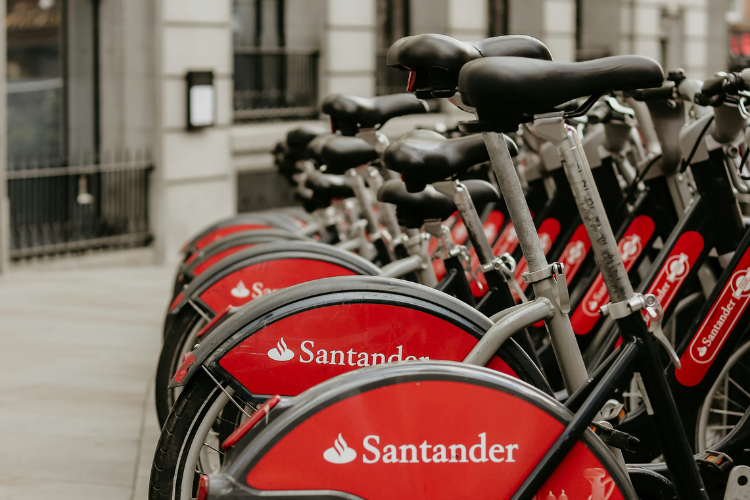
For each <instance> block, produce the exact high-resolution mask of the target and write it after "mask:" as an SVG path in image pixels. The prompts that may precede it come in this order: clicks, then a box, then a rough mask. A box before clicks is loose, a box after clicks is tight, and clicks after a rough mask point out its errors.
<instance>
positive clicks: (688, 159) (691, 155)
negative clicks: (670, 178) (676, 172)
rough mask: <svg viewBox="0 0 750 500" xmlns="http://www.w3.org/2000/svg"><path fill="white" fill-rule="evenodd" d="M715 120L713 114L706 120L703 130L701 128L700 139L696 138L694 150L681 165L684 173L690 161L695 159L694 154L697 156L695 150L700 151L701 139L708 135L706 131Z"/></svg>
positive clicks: (681, 170) (681, 171)
mask: <svg viewBox="0 0 750 500" xmlns="http://www.w3.org/2000/svg"><path fill="white" fill-rule="evenodd" d="M713 121H714V116H713V115H711V118H709V119H708V121H707V122H706V126H705V127H703V130H701V133H700V134H699V135H698V139H696V141H695V144H693V149H692V151H690V154H689V155H688V157H687V159H686V160H685V159H683V160H682V165H680V173H683V172H684V171H685V169H686V168H687V167H688V166H689V165H690V162H691V161H693V156H695V152H696V151H698V146H699V145H700V143H701V141H702V140H703V136H704V135H706V131H707V130H708V127H710V126H711V124H712V123H713Z"/></svg>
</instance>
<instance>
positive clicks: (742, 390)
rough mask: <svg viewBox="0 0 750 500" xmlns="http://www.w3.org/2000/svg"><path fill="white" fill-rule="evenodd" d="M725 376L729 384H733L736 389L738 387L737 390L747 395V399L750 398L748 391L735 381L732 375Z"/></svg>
mask: <svg viewBox="0 0 750 500" xmlns="http://www.w3.org/2000/svg"><path fill="white" fill-rule="evenodd" d="M727 378H728V379H729V383H730V384H732V385H733V386H735V387H736V388H737V389H739V391H740V392H741V393H742V394H744V395H745V396H747V398H748V399H750V392H747V391H746V390H745V389H744V388H743V387H742V386H741V385H740V384H738V383H737V382H735V381H734V379H733V378H732V377H730V376H727Z"/></svg>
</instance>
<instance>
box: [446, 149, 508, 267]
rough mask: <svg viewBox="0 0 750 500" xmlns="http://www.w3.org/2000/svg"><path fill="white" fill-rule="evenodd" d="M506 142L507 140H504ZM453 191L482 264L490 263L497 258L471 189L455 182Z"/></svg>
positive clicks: (457, 206)
mask: <svg viewBox="0 0 750 500" xmlns="http://www.w3.org/2000/svg"><path fill="white" fill-rule="evenodd" d="M504 143H505V141H503V144H504ZM506 149H507V148H506ZM453 192H454V195H453V201H454V202H455V204H456V208H458V212H459V213H460V214H461V219H463V221H464V226H465V227H466V231H467V232H468V233H469V239H470V240H471V242H472V243H473V244H474V249H475V250H476V252H477V257H479V261H480V262H481V263H482V264H489V263H490V262H492V259H494V258H495V255H494V254H493V253H492V245H491V244H490V241H489V240H488V239H487V235H486V234H484V227H483V226H482V220H481V219H480V218H479V214H478V213H477V209H476V208H475V207H474V202H473V201H472V200H471V196H470V195H469V190H468V189H466V186H464V185H463V184H461V183H460V182H455V183H454V191H453Z"/></svg>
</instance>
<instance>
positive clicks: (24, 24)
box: [5, 0, 65, 159]
mask: <svg viewBox="0 0 750 500" xmlns="http://www.w3.org/2000/svg"><path fill="white" fill-rule="evenodd" d="M62 17H63V16H62V9H61V6H60V2H59V1H55V0H8V3H7V17H6V21H5V22H6V29H7V37H8V38H7V40H8V65H7V94H8V95H7V99H8V100H7V104H8V111H7V112H8V157H9V158H11V159H14V158H27V157H30V156H37V155H43V156H45V157H47V158H49V157H61V156H63V155H64V153H65V151H64V150H65V146H64V145H65V125H64V124H65V119H64V113H65V98H64V89H65V84H64V82H65V79H64V77H65V71H64V50H63V48H64V44H63V29H62Z"/></svg>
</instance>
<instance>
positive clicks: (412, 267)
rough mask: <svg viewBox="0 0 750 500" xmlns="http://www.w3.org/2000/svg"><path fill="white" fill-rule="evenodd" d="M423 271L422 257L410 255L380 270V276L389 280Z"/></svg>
mask: <svg viewBox="0 0 750 500" xmlns="http://www.w3.org/2000/svg"><path fill="white" fill-rule="evenodd" d="M421 269H422V257H421V256H419V255H410V256H409V257H407V258H405V259H399V260H394V261H393V262H391V263H390V264H386V265H384V266H383V267H381V268H380V275H381V276H386V277H388V278H400V277H401V276H403V275H405V274H409V273H413V272H415V271H419V270H421Z"/></svg>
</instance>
